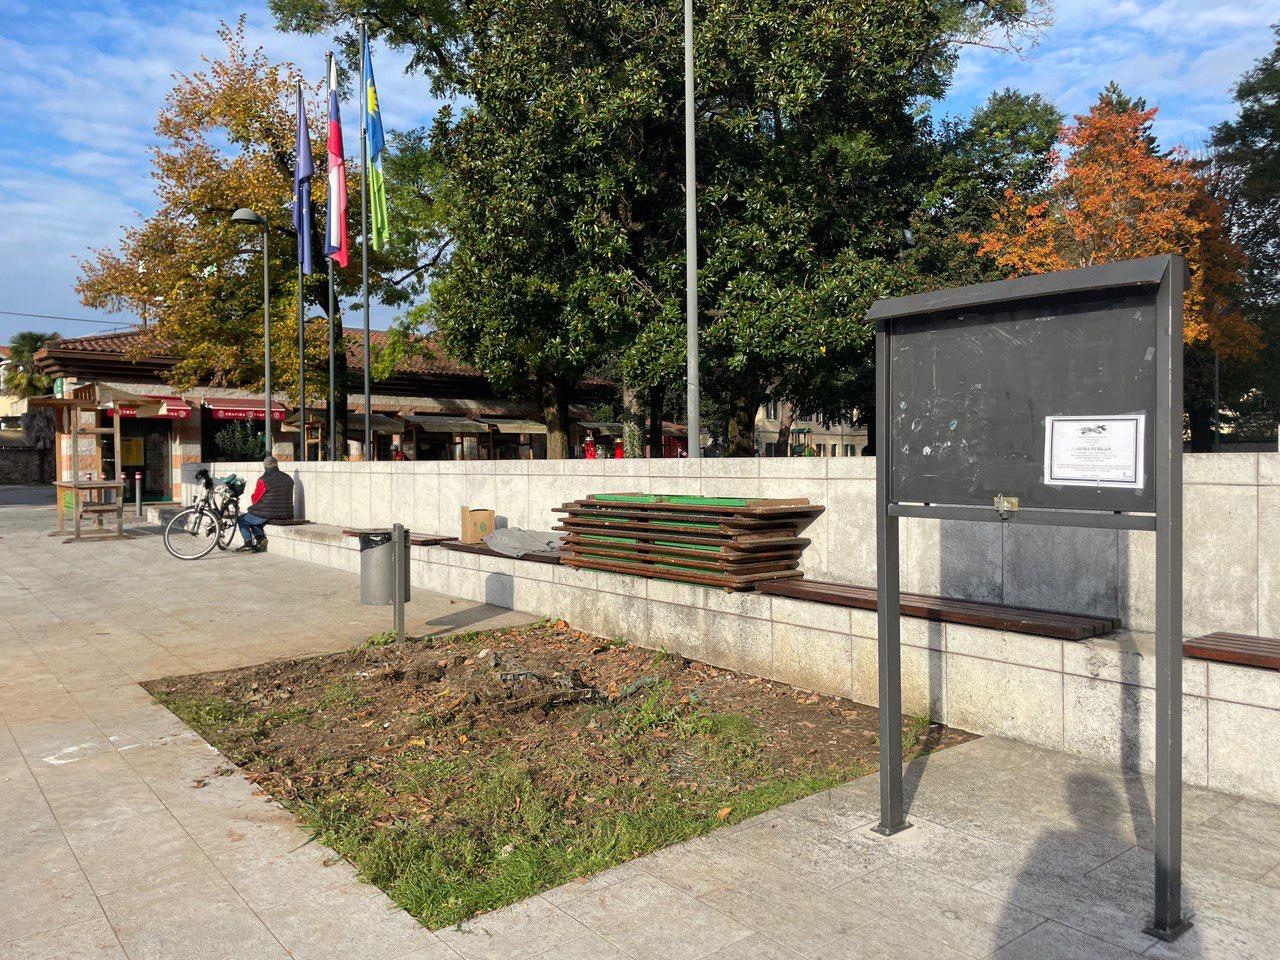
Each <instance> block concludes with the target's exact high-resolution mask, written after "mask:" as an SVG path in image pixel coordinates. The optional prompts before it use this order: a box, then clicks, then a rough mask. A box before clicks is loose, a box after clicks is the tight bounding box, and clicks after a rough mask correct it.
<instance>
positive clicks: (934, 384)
mask: <svg viewBox="0 0 1280 960" xmlns="http://www.w3.org/2000/svg"><path fill="white" fill-rule="evenodd" d="M1157 261H1158V262H1157ZM1167 262H1168V258H1167V257H1150V258H1146V260H1140V261H1130V262H1128V263H1127V264H1119V265H1108V267H1105V268H1103V267H1094V268H1086V269H1083V270H1072V271H1064V272H1062V273H1058V274H1047V275H1044V276H1043V277H1040V278H1035V277H1033V278H1025V279H1022V280H1016V281H1005V282H1001V283H995V284H981V285H979V286H977V287H969V288H962V289H961V290H958V291H945V292H944V293H943V294H941V295H929V294H926V295H921V296H917V297H903V298H898V300H896V301H882V302H881V304H877V307H876V308H875V309H873V311H872V317H873V318H874V319H876V320H877V323H878V324H879V325H880V328H881V330H883V331H885V332H886V333H887V334H888V338H887V353H888V384H887V392H888V398H887V399H888V417H887V420H888V434H889V435H888V437H887V438H886V440H887V442H885V443H884V444H883V446H882V448H881V449H882V450H883V451H884V452H885V454H886V455H887V456H888V457H889V470H890V485H889V500H890V501H891V502H894V503H929V504H938V505H943V504H953V505H978V506H987V507H990V506H991V505H992V501H993V498H995V497H996V496H997V495H1000V494H1003V495H1005V496H1008V497H1017V498H1018V499H1019V501H1020V505H1021V506H1022V507H1040V508H1051V509H1091V510H1111V511H1123V512H1141V513H1148V512H1154V511H1155V484H1154V482H1153V476H1152V471H1153V467H1154V464H1155V456H1154V454H1155V434H1156V432H1157V429H1156V428H1157V423H1156V417H1155V412H1156V298H1157V291H1158V287H1159V279H1160V276H1161V275H1162V274H1163V269H1164V265H1165V264H1166V263H1167ZM1117 267H1119V268H1128V269H1127V270H1126V269H1120V270H1117V269H1116V268H1117ZM948 295H949V296H948ZM1179 346H1180V345H1179ZM1127 414H1140V415H1142V416H1143V417H1144V430H1143V435H1144V442H1143V447H1144V456H1143V474H1144V476H1143V484H1142V488H1141V489H1140V490H1135V489H1124V488H1116V487H1107V486H1066V485H1054V484H1049V483H1046V482H1045V471H1044V464H1045V432H1046V430H1045V424H1046V420H1045V418H1046V417H1050V416H1081V417H1113V416H1121V415H1127Z"/></svg>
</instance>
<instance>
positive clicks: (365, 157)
mask: <svg viewBox="0 0 1280 960" xmlns="http://www.w3.org/2000/svg"><path fill="white" fill-rule="evenodd" d="M368 56H369V28H368V26H367V25H366V24H365V19H364V17H361V18H360V98H361V102H360V299H361V300H362V301H363V302H364V458H365V460H372V459H373V401H372V398H371V396H370V393H371V390H370V383H369V78H368V77H367V76H366V74H365V69H364V67H365V63H366V62H367V60H368Z"/></svg>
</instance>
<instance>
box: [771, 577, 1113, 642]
mask: <svg viewBox="0 0 1280 960" xmlns="http://www.w3.org/2000/svg"><path fill="white" fill-rule="evenodd" d="M757 590H759V591H760V592H761V593H769V594H773V595H775V596H784V597H792V598H795V599H798V600H810V601H813V602H817V603H829V604H834V605H837V606H845V607H854V608H856V609H860V610H875V609H876V591H875V589H874V588H872V587H864V586H860V585H857V584H846V583H831V582H828V581H822V580H789V581H785V582H782V583H767V584H761V585H760V586H759V587H757ZM900 602H901V610H902V612H903V613H904V614H906V615H907V616H912V617H919V618H921V619H924V620H933V621H937V622H943V623H957V624H961V625H965V626H974V627H986V628H989V629H994V630H1012V631H1015V632H1017V633H1030V634H1035V635H1037V636H1044V637H1051V638H1053V639H1057V640H1087V639H1089V638H1090V637H1096V636H1101V635H1102V634H1105V633H1109V632H1111V630H1113V629H1114V618H1113V617H1091V616H1085V615H1080V614H1071V613H1060V612H1057V611H1046V610H1032V609H1025V608H1019V607H1009V606H1005V605H1003V604H993V603H984V602H982V601H979V600H958V599H950V598H945V597H934V596H928V595H925V594H912V593H903V594H901V595H900Z"/></svg>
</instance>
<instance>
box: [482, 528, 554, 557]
mask: <svg viewBox="0 0 1280 960" xmlns="http://www.w3.org/2000/svg"><path fill="white" fill-rule="evenodd" d="M484 542H485V545H486V546H488V547H489V548H490V549H491V550H495V551H497V552H498V553H501V554H503V555H504V556H508V557H523V556H524V555H525V554H526V553H545V552H546V551H548V550H558V549H559V548H560V535H559V534H556V533H552V532H551V531H549V530H521V529H520V528H519V527H503V528H502V529H501V530H495V531H493V533H490V534H488V535H486V536H485V538H484Z"/></svg>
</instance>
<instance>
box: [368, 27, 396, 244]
mask: <svg viewBox="0 0 1280 960" xmlns="http://www.w3.org/2000/svg"><path fill="white" fill-rule="evenodd" d="M364 133H365V138H366V143H367V146H368V150H369V171H368V181H367V182H368V185H369V186H368V190H369V242H370V243H371V244H373V249H375V250H381V249H382V248H383V247H384V246H385V245H386V242H387V238H388V236H390V229H389V228H388V226H387V186H386V183H385V182H384V181H383V179H382V149H383V146H384V140H383V136H382V110H381V109H380V108H379V106H378V89H377V87H376V86H374V83H373V58H372V57H371V56H370V55H369V45H368V44H367V43H366V44H365V48H364Z"/></svg>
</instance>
